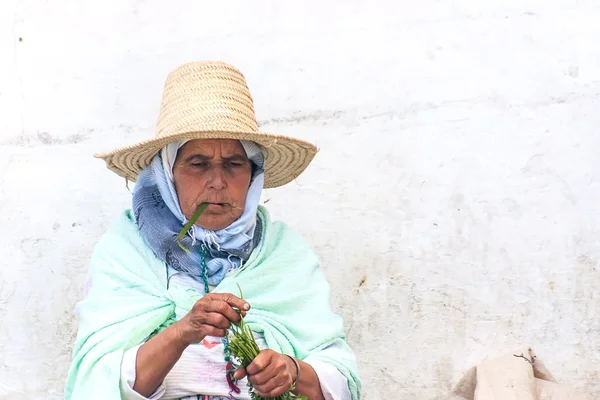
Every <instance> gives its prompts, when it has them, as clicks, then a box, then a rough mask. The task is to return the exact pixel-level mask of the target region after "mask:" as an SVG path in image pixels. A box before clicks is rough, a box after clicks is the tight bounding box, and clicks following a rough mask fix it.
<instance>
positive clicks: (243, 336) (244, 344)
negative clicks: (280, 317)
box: [228, 285, 308, 400]
mask: <svg viewBox="0 0 600 400" xmlns="http://www.w3.org/2000/svg"><path fill="white" fill-rule="evenodd" d="M238 288H239V290H240V298H242V299H243V293H242V289H241V288H240V286H239V285H238ZM238 314H240V322H239V323H238V324H237V325H235V324H234V325H232V326H231V335H230V336H229V338H228V341H229V343H228V347H229V351H230V352H231V354H232V355H233V356H234V357H236V358H237V359H238V360H239V362H240V364H241V365H242V366H243V367H244V368H247V367H248V365H250V364H251V363H252V361H253V360H254V359H255V358H256V356H258V353H260V349H259V347H258V345H257V344H256V340H255V339H254V335H253V334H252V331H251V330H250V328H249V327H248V325H246V322H245V321H244V318H243V317H242V313H241V312H240V311H239V310H238ZM248 386H249V387H250V397H251V398H252V400H266V399H265V398H264V397H261V396H259V395H258V394H256V393H255V392H254V389H253V388H252V385H251V384H250V383H248ZM294 389H295V387H293V386H292V387H291V388H290V389H289V390H288V391H287V392H286V393H284V394H282V395H279V396H277V397H274V398H273V399H275V400H292V399H298V400H308V397H306V396H304V395H297V394H294V393H293V390H294Z"/></svg>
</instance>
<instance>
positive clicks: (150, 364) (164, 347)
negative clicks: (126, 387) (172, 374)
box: [133, 324, 187, 397]
mask: <svg viewBox="0 0 600 400" xmlns="http://www.w3.org/2000/svg"><path fill="white" fill-rule="evenodd" d="M186 347H187V346H186V345H185V344H184V343H183V341H182V340H181V338H180V337H179V334H178V332H177V330H176V327H175V324H173V325H171V326H169V327H168V328H166V329H165V330H164V331H162V332H160V333H159V334H157V335H156V336H154V337H153V338H152V339H150V340H148V341H147V342H146V343H144V344H143V345H142V346H140V348H139V350H138V353H137V357H136V362H135V385H134V386H133V390H135V391H136V392H138V393H139V394H141V395H142V396H144V397H150V396H151V395H152V394H153V393H154V392H155V391H156V389H157V388H158V387H159V386H160V384H161V383H162V382H163V381H164V379H165V377H166V376H167V374H168V373H169V371H171V369H172V368H173V366H174V365H175V363H176V362H177V361H178V360H179V358H180V357H181V354H182V353H183V351H184V350H185V348H186Z"/></svg>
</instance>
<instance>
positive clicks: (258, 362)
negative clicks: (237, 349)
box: [246, 350, 277, 375]
mask: <svg viewBox="0 0 600 400" xmlns="http://www.w3.org/2000/svg"><path fill="white" fill-rule="evenodd" d="M276 354H277V353H275V352H274V351H273V350H263V351H261V352H260V353H258V355H257V356H256V357H255V358H254V360H253V361H252V362H251V363H250V365H248V367H247V368H246V371H247V372H248V375H256V374H258V373H259V372H261V371H263V370H264V369H266V368H267V367H268V366H269V364H271V362H272V361H273V358H274V355H276Z"/></svg>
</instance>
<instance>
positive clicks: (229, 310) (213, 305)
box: [204, 300, 240, 323]
mask: <svg viewBox="0 0 600 400" xmlns="http://www.w3.org/2000/svg"><path fill="white" fill-rule="evenodd" d="M204 311H206V312H208V313H218V314H221V315H223V316H224V317H225V318H227V319H228V320H229V321H231V322H234V323H238V322H240V315H239V314H238V313H237V312H236V311H235V310H234V309H233V307H231V305H229V303H227V302H225V301H223V300H213V301H211V302H209V303H207V304H206V305H205V307H204Z"/></svg>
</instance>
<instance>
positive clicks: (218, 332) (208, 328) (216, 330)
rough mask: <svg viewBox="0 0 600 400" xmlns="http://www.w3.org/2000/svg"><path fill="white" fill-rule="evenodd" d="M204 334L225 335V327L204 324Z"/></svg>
mask: <svg viewBox="0 0 600 400" xmlns="http://www.w3.org/2000/svg"><path fill="white" fill-rule="evenodd" d="M204 334H205V336H215V337H225V336H226V335H227V330H226V329H219V328H216V327H214V326H210V325H204Z"/></svg>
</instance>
